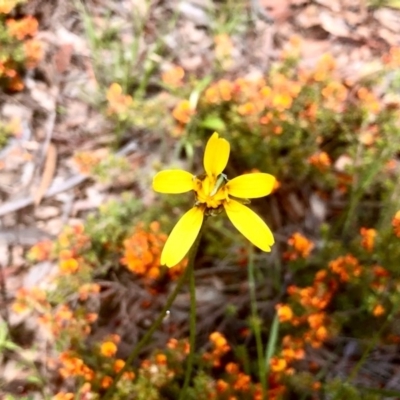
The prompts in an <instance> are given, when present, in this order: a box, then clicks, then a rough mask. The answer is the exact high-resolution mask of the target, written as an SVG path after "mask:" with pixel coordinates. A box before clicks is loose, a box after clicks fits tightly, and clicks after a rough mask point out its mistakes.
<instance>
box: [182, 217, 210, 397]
mask: <svg viewBox="0 0 400 400" xmlns="http://www.w3.org/2000/svg"><path fill="white" fill-rule="evenodd" d="M203 226H204V222H203V225H202V227H201V229H200V233H199V234H198V236H197V238H196V241H195V242H194V244H193V246H192V249H191V251H190V254H189V262H188V266H187V270H188V271H189V292H190V318H189V345H190V352H189V355H188V358H187V366H186V372H185V380H184V382H183V387H182V390H181V392H180V394H179V400H185V398H186V397H185V396H186V392H187V389H188V387H189V382H190V378H191V375H192V370H193V359H194V354H195V346H196V343H195V340H196V284H195V279H194V262H195V259H196V255H197V250H198V248H199V243H200V240H201V236H202V233H203Z"/></svg>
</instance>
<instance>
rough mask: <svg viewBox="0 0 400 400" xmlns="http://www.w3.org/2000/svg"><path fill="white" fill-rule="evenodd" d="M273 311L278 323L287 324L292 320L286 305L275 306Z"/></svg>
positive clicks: (291, 313) (290, 310)
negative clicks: (275, 313) (275, 312)
mask: <svg viewBox="0 0 400 400" xmlns="http://www.w3.org/2000/svg"><path fill="white" fill-rule="evenodd" d="M275 309H276V310H277V314H278V318H279V321H280V322H288V321H290V320H291V319H292V318H293V311H292V309H291V308H290V307H289V306H288V305H287V304H277V305H276V306H275Z"/></svg>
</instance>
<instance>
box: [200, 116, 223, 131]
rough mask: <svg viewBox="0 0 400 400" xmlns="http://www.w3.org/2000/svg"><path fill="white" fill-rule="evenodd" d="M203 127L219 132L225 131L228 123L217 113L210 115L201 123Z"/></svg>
mask: <svg viewBox="0 0 400 400" xmlns="http://www.w3.org/2000/svg"><path fill="white" fill-rule="evenodd" d="M200 126H201V127H202V128H206V129H210V130H212V131H217V132H225V131H226V125H225V122H224V121H223V120H222V119H221V118H220V117H217V116H216V115H208V116H207V117H206V118H205V119H204V120H203V121H202V122H201V123H200Z"/></svg>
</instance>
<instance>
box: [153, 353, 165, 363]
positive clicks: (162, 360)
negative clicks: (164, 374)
mask: <svg viewBox="0 0 400 400" xmlns="http://www.w3.org/2000/svg"><path fill="white" fill-rule="evenodd" d="M155 362H156V364H157V365H167V356H166V355H165V354H157V355H156V357H155Z"/></svg>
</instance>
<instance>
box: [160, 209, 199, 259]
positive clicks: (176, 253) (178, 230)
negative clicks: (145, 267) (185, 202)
mask: <svg viewBox="0 0 400 400" xmlns="http://www.w3.org/2000/svg"><path fill="white" fill-rule="evenodd" d="M203 218H204V212H203V210H202V209H201V208H200V207H193V208H192V209H190V210H189V211H188V212H187V213H186V214H184V215H183V217H182V218H181V219H180V220H179V221H178V223H177V224H176V225H175V227H174V229H172V232H171V233H170V235H169V237H168V240H167V242H166V243H165V246H164V249H163V251H162V254H161V264H162V265H166V266H167V267H173V266H174V265H176V264H178V263H179V262H180V261H182V259H183V257H185V255H186V253H187V252H188V251H189V249H190V248H191V247H192V244H193V243H194V241H195V240H196V237H197V235H198V234H199V232H200V228H201V225H202V223H203Z"/></svg>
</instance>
